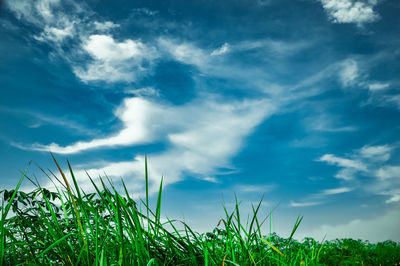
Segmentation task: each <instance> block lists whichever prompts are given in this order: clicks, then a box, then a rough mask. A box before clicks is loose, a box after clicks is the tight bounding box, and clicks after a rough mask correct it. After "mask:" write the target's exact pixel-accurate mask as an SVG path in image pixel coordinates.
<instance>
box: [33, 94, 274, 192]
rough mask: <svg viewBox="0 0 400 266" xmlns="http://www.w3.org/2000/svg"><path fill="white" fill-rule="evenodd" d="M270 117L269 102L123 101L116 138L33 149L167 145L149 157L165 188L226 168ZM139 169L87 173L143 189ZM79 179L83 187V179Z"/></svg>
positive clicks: (110, 167)
mask: <svg viewBox="0 0 400 266" xmlns="http://www.w3.org/2000/svg"><path fill="white" fill-rule="evenodd" d="M274 112H275V106H274V105H273V103H272V102H270V101H268V100H246V101H235V102H229V103H224V102H221V100H220V99H217V98H208V99H202V100H197V101H195V102H192V103H190V104H186V105H183V106H169V105H162V104H156V103H154V102H151V101H149V100H145V99H143V98H138V97H134V98H128V99H126V100H125V101H124V103H123V105H122V106H121V107H120V108H118V110H117V111H116V116H117V117H118V119H120V120H121V121H122V123H123V125H124V127H123V129H122V130H121V131H120V132H117V133H116V134H114V135H112V136H109V137H106V138H99V139H93V140H91V141H88V142H82V141H80V142H77V143H74V144H72V145H69V146H65V147H61V146H59V145H58V144H54V143H53V144H50V145H36V146H34V147H32V148H33V149H35V150H42V151H47V150H51V151H52V152H54V153H64V154H70V153H76V152H79V151H85V150H89V149H95V148H100V147H114V146H132V145H135V144H139V143H144V142H150V141H165V140H166V141H167V143H168V142H169V146H170V148H169V149H167V150H166V151H164V152H160V153H155V154H150V155H149V167H150V171H151V173H152V175H153V176H154V178H156V180H159V178H160V177H161V175H163V174H164V176H165V177H166V179H165V180H166V181H165V182H166V183H165V184H168V183H172V182H176V181H177V180H180V179H181V178H182V177H183V173H188V172H189V173H193V174H196V175H197V176H199V178H201V179H204V180H207V178H208V177H210V176H212V175H213V174H214V173H215V171H216V169H217V168H220V167H228V168H229V167H230V159H231V158H232V157H233V156H234V155H235V154H236V153H237V152H238V151H239V150H240V148H241V147H242V145H243V141H244V138H245V137H246V136H248V135H249V134H251V132H252V131H253V130H254V128H255V127H256V126H257V125H258V124H259V123H261V121H263V120H264V119H265V118H266V117H268V116H270V115H271V114H273V113H274ZM150 162H151V164H150ZM143 165H144V163H143V158H142V157H140V156H137V157H135V159H134V160H133V161H125V162H117V163H113V162H110V163H104V164H103V166H102V167H99V168H93V169H89V173H90V174H91V175H92V176H94V177H96V176H97V175H98V174H101V175H103V174H104V172H106V173H107V174H108V175H113V176H126V175H129V177H130V178H131V179H132V184H136V183H135V182H136V181H135V180H140V183H142V181H141V178H142V176H143V175H142V171H143ZM80 174H81V175H82V176H83V177H82V180H83V181H84V180H85V178H86V177H85V175H84V173H83V172H81V173H80ZM138 176H140V178H138ZM209 181H213V180H211V179H209ZM214 181H215V180H214ZM128 182H131V181H130V180H128V181H127V183H128ZM138 183H139V181H138ZM156 183H157V182H156ZM133 189H137V188H136V187H133ZM154 191H156V190H154Z"/></svg>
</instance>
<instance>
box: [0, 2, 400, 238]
mask: <svg viewBox="0 0 400 266" xmlns="http://www.w3.org/2000/svg"><path fill="white" fill-rule="evenodd" d="M399 13H400V2H399V1H396V0H295V1H294V0H223V1H210V0H196V1H183V0H175V1H171V0H165V1H158V0H146V1H144V0H135V1H128V0H118V1H113V2H112V3H111V2H110V1H104V0H103V1H102V0H86V1H75V0H66V1H61V0H29V1H28V0H22V1H7V0H6V1H2V2H0V36H1V37H0V129H1V130H0V171H1V177H0V187H1V188H2V189H4V188H6V189H11V188H13V187H15V186H16V184H17V182H18V180H19V178H20V176H21V172H22V171H24V169H25V168H26V167H27V166H28V162H29V161H31V160H32V161H33V164H32V165H31V166H30V167H29V170H28V173H27V175H28V176H30V177H36V178H37V179H38V180H39V182H40V183H41V185H42V186H44V187H49V188H50V187H51V186H52V184H51V182H50V181H49V180H48V179H47V177H46V176H45V175H44V174H43V173H42V172H41V170H40V169H39V167H38V166H40V167H41V168H43V169H46V171H47V169H49V170H51V171H53V172H56V170H57V169H56V166H55V165H54V163H53V162H52V159H51V156H50V152H52V153H53V154H54V156H55V157H56V158H57V160H58V161H59V162H60V164H61V165H62V167H63V168H64V169H65V170H66V169H67V163H66V161H67V159H68V160H69V161H70V162H71V164H72V167H73V169H74V171H75V174H76V176H77V179H78V182H79V184H80V185H81V187H82V188H83V189H84V190H85V191H86V192H89V191H90V190H91V189H92V188H91V185H90V182H89V180H88V178H87V176H86V174H85V171H87V172H88V173H89V174H90V175H91V176H92V177H93V178H94V179H95V180H97V181H98V180H99V176H105V175H107V176H109V177H110V179H111V180H113V182H115V183H116V184H117V187H118V188H119V189H120V188H121V183H120V179H121V178H123V179H124V181H125V183H126V184H127V187H128V190H129V191H130V193H131V195H132V196H133V197H135V198H136V199H140V198H143V197H144V195H145V193H144V192H145V188H144V158H145V155H147V158H148V166H149V178H150V194H151V196H152V197H151V200H152V201H155V199H156V194H157V191H158V187H159V184H160V181H161V178H162V177H163V182H164V183H163V202H162V204H163V205H162V208H163V210H162V214H163V216H164V217H169V218H171V219H172V218H173V219H180V220H184V221H186V222H187V223H188V224H189V225H190V226H191V227H192V228H193V229H195V230H196V231H198V232H206V231H210V230H212V229H213V228H214V227H215V226H216V225H217V223H218V220H219V219H220V218H222V217H224V211H223V205H225V206H226V207H227V209H228V210H229V211H233V208H234V204H235V195H236V196H237V199H238V201H239V202H240V208H241V211H242V217H246V215H247V214H249V213H251V204H257V203H258V202H259V201H260V200H261V199H262V198H263V203H262V206H261V213H260V217H265V216H266V215H267V214H268V213H269V212H270V210H271V209H274V211H273V212H272V229H273V230H274V231H275V232H277V233H278V234H279V235H280V236H282V237H288V235H289V234H290V231H291V229H292V227H293V225H294V223H295V221H296V218H297V217H298V216H299V215H300V216H303V217H304V218H303V221H302V223H301V225H300V227H299V229H298V232H297V233H296V235H295V238H297V239H299V240H301V239H302V238H303V237H306V236H309V237H314V238H315V239H316V240H318V241H321V240H323V239H324V238H325V239H328V240H330V239H335V238H354V239H363V240H369V241H371V242H376V241H384V240H387V239H391V240H395V241H400V229H399V228H398V222H399V221H400V137H399V136H400V134H399V133H400V127H399V126H400V116H399V111H400V77H399V73H400V60H399V59H400V34H399V33H400V18H399V16H398V14H399ZM23 189H25V190H29V189H32V184H31V183H30V182H29V181H28V180H25V181H24V185H23ZM263 230H264V232H267V233H268V230H269V224H268V225H267V224H265V225H264V227H263Z"/></svg>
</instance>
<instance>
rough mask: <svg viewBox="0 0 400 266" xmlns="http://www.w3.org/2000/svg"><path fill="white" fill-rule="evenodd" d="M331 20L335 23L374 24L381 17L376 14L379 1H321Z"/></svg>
mask: <svg viewBox="0 0 400 266" xmlns="http://www.w3.org/2000/svg"><path fill="white" fill-rule="evenodd" d="M320 1H321V3H322V6H323V7H324V9H325V11H326V12H327V14H328V16H329V19H330V20H331V21H332V22H334V23H356V24H357V25H358V26H361V25H363V24H364V23H368V22H374V21H376V20H377V19H378V18H379V15H378V14H376V13H375V12H374V7H375V6H376V5H377V3H378V1H377V0H366V1H365V0H364V1H361V0H320Z"/></svg>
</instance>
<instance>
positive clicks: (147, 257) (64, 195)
mask: <svg viewBox="0 0 400 266" xmlns="http://www.w3.org/2000/svg"><path fill="white" fill-rule="evenodd" d="M53 159H54V163H55V164H56V166H57V168H58V170H59V172H60V175H61V177H62V181H61V180H60V179H59V178H58V177H57V176H56V175H54V174H52V173H51V177H50V176H49V175H48V177H49V178H50V179H51V180H52V182H54V184H55V185H57V186H56V191H49V190H47V189H46V188H43V187H41V186H40V184H39V183H38V182H37V181H33V180H32V179H31V178H29V177H26V171H25V172H24V174H23V175H22V177H21V179H20V181H19V182H18V185H17V186H16V188H15V189H14V190H11V191H7V190H3V191H1V193H3V201H2V210H1V223H0V230H1V231H0V241H1V242H0V265H104V266H105V265H324V264H326V265H339V264H343V265H344V264H345V265H353V264H360V265H379V264H382V265H399V264H400V245H399V244H398V243H396V242H393V241H387V242H383V243H379V244H376V245H373V244H369V243H368V242H362V241H361V240H351V239H344V240H336V241H331V242H325V243H318V242H316V241H315V240H313V239H312V238H306V239H305V240H304V241H303V242H302V243H300V242H298V241H296V240H294V239H293V235H294V234H295V231H296V230H297V228H298V227H299V225H300V223H301V220H302V217H299V218H298V219H297V220H296V221H295V222H294V226H293V229H292V232H291V234H290V236H289V237H288V238H287V239H284V238H280V237H279V236H277V235H276V234H274V233H272V234H270V236H269V237H266V236H263V235H262V233H261V227H262V225H263V224H264V223H265V222H266V221H267V219H268V217H267V218H266V219H264V220H259V218H258V216H259V215H258V214H259V212H260V208H261V203H262V200H260V202H259V203H258V204H257V206H252V213H251V215H250V216H249V218H248V219H247V220H246V222H244V221H243V220H242V218H241V214H240V211H239V204H238V202H237V200H236V204H235V207H234V209H233V210H232V211H229V210H227V209H226V208H225V207H224V211H225V217H223V218H221V219H220V220H219V223H218V225H217V226H216V228H215V229H214V230H213V231H212V232H208V233H205V234H199V233H197V232H194V231H193V230H192V229H191V228H190V227H189V226H188V225H187V224H186V223H184V222H182V221H176V220H169V219H167V221H166V222H161V205H162V204H161V203H162V184H163V182H162V181H161V183H160V189H159V192H158V196H157V202H156V208H155V210H154V211H153V210H152V209H151V208H150V207H149V190H148V189H149V183H148V171H147V160H145V177H144V180H145V187H146V198H145V200H140V202H137V201H135V200H133V199H132V198H131V197H130V196H129V193H128V190H127V188H126V186H125V183H124V182H123V181H122V186H123V189H124V194H120V193H119V192H118V191H117V189H116V188H115V186H114V185H113V183H112V182H111V181H110V180H109V179H108V178H107V177H105V178H100V185H96V183H95V182H94V181H93V179H92V178H91V177H90V176H89V175H88V179H89V180H90V181H91V183H92V185H93V188H94V191H96V192H95V193H85V191H83V190H82V189H81V188H80V187H79V184H78V183H77V181H76V178H75V176H74V172H73V170H72V167H71V165H70V163H69V162H68V168H69V175H70V176H71V179H72V183H73V184H69V182H68V179H67V177H66V174H65V173H64V172H63V171H62V169H61V167H60V166H59V164H58V162H57V161H56V159H55V158H54V157H53ZM25 177H26V178H28V179H29V180H30V181H31V182H32V183H33V184H35V186H36V189H34V190H33V191H32V192H30V193H25V192H23V191H19V188H20V186H21V183H22V180H23V179H24V178H25ZM56 182H57V183H58V184H57V183H56ZM10 210H12V212H13V214H12V215H11V217H8V216H10V215H9V212H10ZM396 263H397V264H396Z"/></svg>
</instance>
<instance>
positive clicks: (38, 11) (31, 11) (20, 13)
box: [6, 0, 60, 24]
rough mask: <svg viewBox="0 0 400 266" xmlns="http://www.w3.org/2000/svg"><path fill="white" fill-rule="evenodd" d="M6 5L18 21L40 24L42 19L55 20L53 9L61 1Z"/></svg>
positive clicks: (52, 0) (23, 2)
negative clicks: (23, 20)
mask: <svg viewBox="0 0 400 266" xmlns="http://www.w3.org/2000/svg"><path fill="white" fill-rule="evenodd" d="M6 4H7V8H8V9H10V10H11V11H12V12H13V13H14V14H15V16H16V17H17V18H18V19H25V20H27V21H28V22H30V23H34V24H39V23H40V20H41V19H42V20H44V21H50V20H53V19H54V14H53V8H54V7H55V6H58V5H59V4H60V0H31V1H7V2H6Z"/></svg>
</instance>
